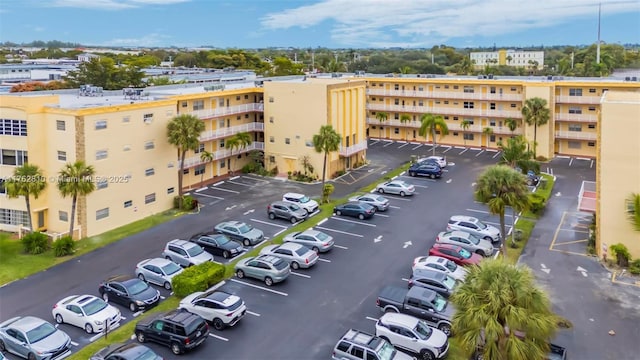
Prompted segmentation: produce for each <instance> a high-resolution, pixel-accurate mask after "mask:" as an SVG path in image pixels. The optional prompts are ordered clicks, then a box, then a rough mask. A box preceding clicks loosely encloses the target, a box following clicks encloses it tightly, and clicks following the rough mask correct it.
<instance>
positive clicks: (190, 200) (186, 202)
mask: <svg viewBox="0 0 640 360" xmlns="http://www.w3.org/2000/svg"><path fill="white" fill-rule="evenodd" d="M196 206H198V200H196V199H195V198H194V197H193V196H190V195H187V196H185V197H184V198H183V199H182V210H186V211H189V210H193V209H195V208H196Z"/></svg>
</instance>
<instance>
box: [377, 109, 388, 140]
mask: <svg viewBox="0 0 640 360" xmlns="http://www.w3.org/2000/svg"><path fill="white" fill-rule="evenodd" d="M388 118H389V114H387V113H386V112H379V113H376V119H378V121H380V139H382V123H383V122H385V121H387V119H388Z"/></svg>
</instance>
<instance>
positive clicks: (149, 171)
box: [144, 168, 156, 176]
mask: <svg viewBox="0 0 640 360" xmlns="http://www.w3.org/2000/svg"><path fill="white" fill-rule="evenodd" d="M155 173H156V170H155V169H154V168H148V169H146V170H145V171H144V176H151V175H155Z"/></svg>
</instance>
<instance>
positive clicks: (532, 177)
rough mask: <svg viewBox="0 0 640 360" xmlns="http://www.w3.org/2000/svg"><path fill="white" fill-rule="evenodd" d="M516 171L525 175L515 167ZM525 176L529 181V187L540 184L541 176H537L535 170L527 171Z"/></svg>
mask: <svg viewBox="0 0 640 360" xmlns="http://www.w3.org/2000/svg"><path fill="white" fill-rule="evenodd" d="M514 170H516V171H517V172H519V173H521V174H524V171H523V170H522V169H521V168H519V167H515V168H514ZM525 176H526V180H527V185H529V186H536V185H538V183H539V182H540V176H538V175H536V173H535V172H534V171H533V170H527V173H526V174H525Z"/></svg>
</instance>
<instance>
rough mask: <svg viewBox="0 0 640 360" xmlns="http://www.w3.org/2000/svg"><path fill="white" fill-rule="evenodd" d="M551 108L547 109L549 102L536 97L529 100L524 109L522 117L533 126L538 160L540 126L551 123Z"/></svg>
mask: <svg viewBox="0 0 640 360" xmlns="http://www.w3.org/2000/svg"><path fill="white" fill-rule="evenodd" d="M550 116H551V115H550V112H549V108H547V100H545V99H542V98H539V97H534V98H531V99H527V100H526V101H525V102H524V106H523V107H522V117H523V120H524V122H525V123H527V125H529V126H533V157H534V158H537V152H536V148H537V146H538V126H542V125H544V124H546V123H547V122H549V118H550Z"/></svg>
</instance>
